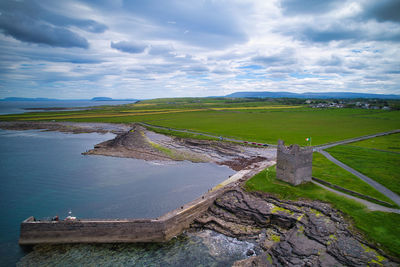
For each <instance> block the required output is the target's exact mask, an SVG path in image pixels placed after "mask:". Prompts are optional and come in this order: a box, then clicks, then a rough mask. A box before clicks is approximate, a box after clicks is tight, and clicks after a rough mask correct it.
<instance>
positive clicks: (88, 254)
mask: <svg viewBox="0 0 400 267" xmlns="http://www.w3.org/2000/svg"><path fill="white" fill-rule="evenodd" d="M111 138H113V134H104V135H102V134H97V133H90V134H65V133H59V132H42V131H38V130H29V131H10V130H0V174H1V175H0V177H1V178H0V183H1V185H2V186H1V187H0V214H1V216H2V219H1V220H0V259H1V260H0V265H1V266H14V265H15V263H16V262H18V261H19V260H20V259H21V258H22V257H24V258H23V259H22V261H21V264H22V266H26V265H31V266H32V265H36V264H38V263H43V264H44V265H46V264H49V265H52V264H54V263H55V262H58V263H59V264H61V265H62V264H64V265H69V264H75V265H76V264H78V265H79V262H76V260H77V259H76V253H78V254H79V253H80V254H82V255H84V256H82V258H81V259H82V262H81V263H82V264H94V263H96V262H98V260H99V258H101V259H102V260H104V261H105V262H104V264H105V265H110V266H111V265H113V262H114V263H115V260H116V259H118V257H120V259H119V260H120V262H123V259H125V260H128V259H133V258H135V257H136V258H137V262H138V265H140V264H139V263H140V262H142V263H143V266H149V265H150V266H152V265H153V264H155V265H153V266H158V265H157V262H167V263H168V262H169V261H168V260H167V258H168V257H170V256H168V255H170V254H171V253H175V252H176V253H177V254H176V253H175V254H176V255H175V256H174V257H175V259H176V261H175V262H174V261H172V262H170V263H171V264H170V266H174V265H180V264H178V262H183V263H184V262H187V261H185V260H183V261H182V259H184V258H185V257H193V259H192V260H193V261H194V262H195V261H196V260H198V263H199V264H201V262H202V259H205V258H207V259H208V262H209V263H210V264H211V263H212V264H211V265H215V264H217V265H215V266H218V264H225V263H226V262H227V261H228V262H232V260H234V259H238V258H240V257H244V256H243V255H244V254H243V253H245V252H246V251H247V249H248V247H249V246H251V245H250V244H248V243H246V242H244V243H243V242H242V243H241V242H239V241H237V242H236V241H235V242H236V243H235V242H233V241H232V240H231V241H229V240H228V239H227V237H224V236H222V235H218V234H215V233H211V234H204V233H202V235H206V236H207V238H204V237H202V236H201V235H200V236H198V235H191V236H184V237H179V238H178V239H176V240H174V241H171V242H170V243H167V244H163V245H160V244H153V245H147V246H144V247H143V246H141V245H133V244H125V245H116V246H117V247H115V246H114V247H113V246H112V245H111V246H110V245H97V246H95V245H65V246H50V248H49V247H45V249H43V247H40V246H39V247H37V248H35V249H34V251H33V252H32V251H29V250H28V251H26V250H23V249H21V248H20V247H19V246H18V236H19V225H20V222H21V221H22V220H24V219H26V218H27V217H29V216H35V217H36V218H38V219H40V218H49V217H52V216H55V215H58V216H60V218H61V219H62V218H64V217H66V216H67V215H68V214H67V213H68V211H70V210H71V211H72V214H73V215H74V216H77V217H78V218H152V217H157V216H160V215H162V214H164V213H166V212H168V211H170V210H172V209H175V208H178V207H180V206H181V205H182V204H184V203H187V202H189V201H191V200H193V199H195V198H197V197H199V196H201V195H202V194H203V193H204V192H207V190H208V189H210V188H212V187H213V186H215V185H217V184H218V183H220V182H221V181H223V180H225V179H227V178H228V176H229V175H232V174H233V173H235V172H234V171H233V170H231V169H230V168H228V167H226V166H219V165H216V164H211V163H191V162H186V161H185V162H173V163H163V162H146V161H143V160H136V159H127V158H115V157H106V156H92V155H91V156H84V155H81V153H82V152H84V151H86V150H88V149H90V148H93V146H94V145H95V144H97V143H100V142H102V141H105V140H108V139H111ZM210 237H211V239H210ZM205 240H207V241H205ZM210 240H211V241H210ZM213 240H214V241H213ZM224 240H225V241H224ZM228 241H229V242H228ZM210 242H211V243H210ZM212 242H217V243H218V242H219V243H221V242H222V243H224V242H225V244H226V245H225V246H223V247H224V248H220V249H222V251H224V250H223V249H227V251H228V252H227V251H225V252H223V253H222V254H224V255H225V256H224V257H225V258H223V256H222V255H221V256H219V257H218V256H215V255H214V254H215V253H214V252H212V248H213V247H214V249H215V245H210V244H212ZM207 244H208V245H207ZM229 244H233V246H234V247H233V248H232V245H229ZM235 244H236V245H235ZM116 248H117V250H118V251H120V252H121V254H120V255H115V253H116V252H115V249H116ZM188 248H191V249H193V251H191V253H190V254H187V253H186V252H185V250H186V249H188ZM210 248H211V250H210ZM174 251H175V252H174ZM177 251H179V252H177ZM229 251H231V252H232V251H233V252H232V253H233V254H232V255H233V256H232V255H231V256H230V257H228V259H226V255H230V254H229V253H230V252H229ZM111 252H112V253H111ZM110 253H111V254H110ZM143 253H148V254H147V255H148V257H149V258H148V259H147V258H146V261H143V259H142V258H141V257H139V256H140V255H142V254H143ZM213 253H214V254H213ZM117 254H118V253H117ZM186 254H187V255H186ZM217 254H218V253H217ZM46 255H47V256H46ZM57 255H58V257H57ZM107 255H112V257H111V256H110V257H108V256H107ZM151 255H153V256H151ZM155 255H157V256H155ZM185 255H186V256H185ZM190 255H192V256H190ZM213 255H214V256H213ZM235 255H236V256H235ZM116 257H117V258H116ZM221 257H222V258H221ZM106 259H109V260H108V261H107V260H106ZM151 259H154V260H155V262H153V263H151ZM195 259H196V260H195ZM52 260H55V261H54V262H53V263H52ZM63 260H64V263H63ZM148 260H150V262H149V261H148ZM166 265H168V264H166ZM182 266H184V265H182ZM192 266H195V265H192Z"/></svg>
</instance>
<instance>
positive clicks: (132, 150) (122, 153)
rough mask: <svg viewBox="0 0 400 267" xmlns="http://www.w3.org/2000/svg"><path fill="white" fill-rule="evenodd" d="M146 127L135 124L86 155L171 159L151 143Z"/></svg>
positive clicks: (96, 146)
mask: <svg viewBox="0 0 400 267" xmlns="http://www.w3.org/2000/svg"><path fill="white" fill-rule="evenodd" d="M145 130H146V129H145V128H144V127H142V126H140V125H134V126H133V128H132V129H130V130H129V131H127V132H124V133H121V134H119V135H117V136H116V137H115V138H114V139H112V140H108V141H105V142H102V143H100V144H97V145H95V147H94V149H91V150H89V151H87V152H85V153H82V154H84V155H105V156H113V157H124V158H136V159H144V160H171V158H170V157H168V156H166V155H165V153H162V152H161V151H160V150H159V149H157V148H156V147H155V146H153V145H151V143H150V142H149V141H148V139H147V137H146V136H145Z"/></svg>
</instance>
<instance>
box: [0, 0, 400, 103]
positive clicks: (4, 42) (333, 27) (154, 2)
mask: <svg viewBox="0 0 400 267" xmlns="http://www.w3.org/2000/svg"><path fill="white" fill-rule="evenodd" d="M307 1H311V2H313V3H316V2H315V1H314V0H307ZM317 2H318V4H315V5H314V6H313V8H299V6H303V7H305V6H306V5H305V4H304V2H303V1H300V0H296V1H295V0H285V1H279V0H275V1H262V0H259V1H246V0H237V1H228V0H220V1H211V0H205V1H183V2H182V1H178V0H171V1H161V0H151V1H146V2H140V3H137V2H135V1H133V2H132V1H129V2H128V1H122V0H121V1H119V2H116V1H101V2H99V3H97V4H94V2H92V1H89V0H87V1H72V2H68V3H63V2H54V1H49V3H48V5H47V2H38V3H40V4H37V5H35V6H36V8H39V9H38V10H39V11H40V10H41V9H40V7H41V8H42V9H43V10H42V11H43V12H44V14H45V15H41V16H34V15H32V14H31V13H29V10H26V9H23V8H22V7H19V9H18V8H17V9H10V8H9V5H11V4H10V3H13V1H11V0H9V1H8V0H6V1H4V2H2V4H0V12H1V15H0V21H1V18H2V17H3V18H4V16H12V15H13V14H17V13H18V14H25V16H28V17H29V19H30V20H32V21H34V22H35V23H36V24H32V25H41V24H43V23H44V24H46V25H50V26H51V27H53V28H56V27H60V28H63V29H64V30H65V31H66V32H68V34H69V35H68V34H67V35H65V36H63V38H64V39H59V40H60V41H57V40H56V41H57V42H55V41H54V42H53V41H52V40H50V41H51V42H50V41H49V39H45V38H44V39H41V40H39V41H38V40H37V39H35V38H30V37H29V36H32V34H33V32H31V31H32V27H25V26H24V25H23V24H18V21H16V22H15V23H16V24H17V25H15V27H16V29H20V32H21V31H22V30H21V29H24V31H26V34H25V35H24V36H25V37H24V36H22V37H21V36H20V35H15V32H14V34H13V32H10V27H9V26H7V25H4V24H3V25H1V24H0V33H2V34H0V49H1V51H2V53H1V54H0V62H1V63H0V86H2V87H1V88H2V89H1V90H0V94H1V95H0V97H7V96H34V97H39V96H47V97H56V98H90V97H93V96H99V95H104V96H111V97H116V98H118V97H119V98H126V97H132V98H152V97H168V96H169V97H171V96H208V95H225V94H228V93H232V92H235V91H293V92H322V91H355V92H372V93H373V92H376V93H394V94H400V89H399V82H400V73H399V71H398V70H399V69H400V66H399V62H400V53H399V48H398V44H399V41H400V27H399V21H398V20H397V17H396V14H394V13H391V12H390V8H388V7H390V6H391V5H393V2H392V1H389V0H385V1H384V2H383V4H381V5H379V6H378V7H377V8H378V9H377V11H376V12H374V10H373V9H372V7H373V6H375V5H374V4H373V1H361V0H360V1H357V0H355V1H351V0H348V1H336V0H335V1H332V0H331V1H322V2H321V1H317ZM32 3H36V2H35V1H33V2H32ZM45 4H46V5H47V6H46V9H44V8H43V6H44V5H45ZM54 14H58V15H61V17H60V18H61V19H59V20H57V19H56V18H57V16H54ZM23 26H24V27H23ZM50 26H49V27H50ZM18 27H19V28H18ZM11 30H12V29H11ZM44 30H45V29H44ZM35 31H39V34H38V35H37V36H41V35H40V27H39V28H38V27H36V28H35ZM47 33H48V31H44V32H43V33H42V34H47ZM71 34H72V35H71ZM43 36H47V35H43ZM68 36H70V37H74V38H75V37H76V36H78V37H80V38H82V39H79V38H78V39H76V38H75V39H74V38H69V37H68ZM28 37H29V38H28ZM68 38H69V39H68ZM84 40H85V41H86V42H87V43H85V41H84ZM62 41H65V43H64V44H63V43H60V42H62ZM78 41H79V42H78ZM46 43H47V44H46ZM86 44H87V45H86ZM49 45H52V46H49ZM57 46H59V47H57ZM74 46H78V48H77V47H74ZM79 47H86V49H82V48H79ZM28 65H29V66H28ZM28 81H33V83H32V82H28ZM3 88H7V89H3Z"/></svg>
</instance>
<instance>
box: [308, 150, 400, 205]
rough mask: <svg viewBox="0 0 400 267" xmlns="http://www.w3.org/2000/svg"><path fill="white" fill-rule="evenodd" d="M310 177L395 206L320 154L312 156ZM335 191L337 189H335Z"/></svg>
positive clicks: (388, 199) (379, 193)
mask: <svg viewBox="0 0 400 267" xmlns="http://www.w3.org/2000/svg"><path fill="white" fill-rule="evenodd" d="M312 175H313V176H314V177H317V178H320V179H322V180H325V181H327V182H330V183H332V184H335V185H338V186H341V187H344V188H346V189H349V190H352V191H355V192H358V193H361V194H364V195H367V196H370V197H374V198H377V199H379V200H383V201H386V202H388V203H391V204H393V205H395V203H394V202H393V201H392V200H391V199H390V198H388V197H386V196H385V195H383V194H382V193H381V192H379V191H377V190H376V189H375V188H373V187H372V186H370V185H369V184H367V183H366V182H364V181H363V180H361V179H360V178H358V177H357V176H355V175H353V174H351V173H350V172H348V171H346V170H344V169H342V168H340V167H339V166H337V165H336V164H334V163H333V162H331V161H330V160H328V159H327V158H325V157H324V156H323V155H321V154H320V153H317V152H315V153H314V154H313V167H312ZM336 190H337V189H336Z"/></svg>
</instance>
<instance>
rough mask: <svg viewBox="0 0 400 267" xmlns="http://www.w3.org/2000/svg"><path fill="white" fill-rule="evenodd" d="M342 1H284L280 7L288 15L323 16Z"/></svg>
mask: <svg viewBox="0 0 400 267" xmlns="http://www.w3.org/2000/svg"><path fill="white" fill-rule="evenodd" d="M339 3H343V1H341V0H282V1H281V3H280V6H281V8H282V11H283V13H284V14H286V15H299V14H321V13H325V12H328V11H331V10H332V9H333V8H335V7H336V6H337V5H338V4H339Z"/></svg>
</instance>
